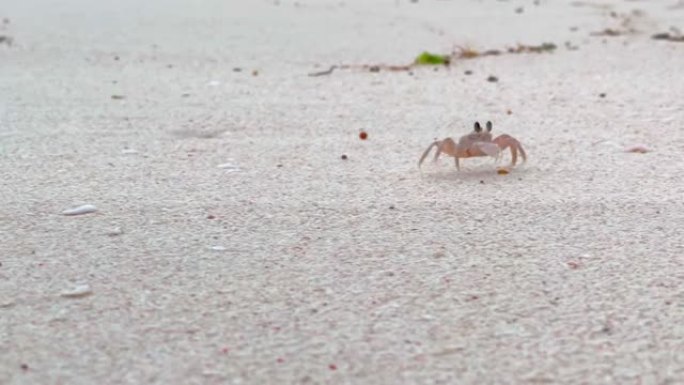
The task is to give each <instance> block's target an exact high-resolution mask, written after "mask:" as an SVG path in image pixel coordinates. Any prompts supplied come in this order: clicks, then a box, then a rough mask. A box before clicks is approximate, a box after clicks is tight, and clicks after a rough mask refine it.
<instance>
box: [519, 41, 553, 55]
mask: <svg viewBox="0 0 684 385" xmlns="http://www.w3.org/2000/svg"><path fill="white" fill-rule="evenodd" d="M556 48H557V47H556V45H555V44H553V43H542V44H540V45H525V44H518V46H517V47H514V48H509V49H508V53H543V52H553V51H554V50H555V49H556Z"/></svg>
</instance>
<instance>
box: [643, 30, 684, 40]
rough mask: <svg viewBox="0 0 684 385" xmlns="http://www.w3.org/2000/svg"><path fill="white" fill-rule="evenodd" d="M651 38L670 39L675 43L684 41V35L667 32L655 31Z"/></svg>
mask: <svg viewBox="0 0 684 385" xmlns="http://www.w3.org/2000/svg"><path fill="white" fill-rule="evenodd" d="M651 39H653V40H665V41H671V42H676V43H684V35H671V34H669V33H667V32H664V33H656V34H655V35H653V36H651Z"/></svg>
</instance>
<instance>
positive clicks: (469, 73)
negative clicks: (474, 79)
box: [464, 70, 473, 75]
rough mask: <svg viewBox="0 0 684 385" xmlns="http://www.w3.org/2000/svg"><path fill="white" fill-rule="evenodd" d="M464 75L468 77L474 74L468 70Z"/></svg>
mask: <svg viewBox="0 0 684 385" xmlns="http://www.w3.org/2000/svg"><path fill="white" fill-rule="evenodd" d="M464 74H466V75H472V74H473V71H471V70H466V71H465V72H464Z"/></svg>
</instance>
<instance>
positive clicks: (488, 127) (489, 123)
mask: <svg viewBox="0 0 684 385" xmlns="http://www.w3.org/2000/svg"><path fill="white" fill-rule="evenodd" d="M491 131H492V122H490V121H487V132H491Z"/></svg>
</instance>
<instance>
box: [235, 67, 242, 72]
mask: <svg viewBox="0 0 684 385" xmlns="http://www.w3.org/2000/svg"><path fill="white" fill-rule="evenodd" d="M233 72H242V68H240V67H235V68H233Z"/></svg>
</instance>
